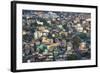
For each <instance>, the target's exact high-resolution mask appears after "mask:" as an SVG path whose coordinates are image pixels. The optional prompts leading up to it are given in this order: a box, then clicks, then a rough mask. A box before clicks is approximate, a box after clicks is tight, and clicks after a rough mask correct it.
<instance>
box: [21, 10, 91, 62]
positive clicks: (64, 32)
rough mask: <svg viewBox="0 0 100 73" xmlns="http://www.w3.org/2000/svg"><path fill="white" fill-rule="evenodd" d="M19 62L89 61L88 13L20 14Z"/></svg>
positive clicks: (89, 31)
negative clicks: (20, 55) (20, 56)
mask: <svg viewBox="0 0 100 73" xmlns="http://www.w3.org/2000/svg"><path fill="white" fill-rule="evenodd" d="M22 12H23V13H22V37H23V39H22V43H23V44H22V59H23V60H22V61H23V63H31V62H50V61H72V60H87V59H91V14H90V13H80V12H59V11H35V10H23V11H22Z"/></svg>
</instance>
